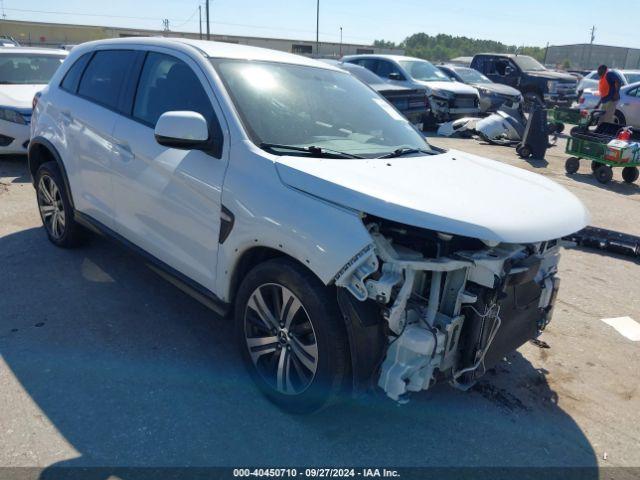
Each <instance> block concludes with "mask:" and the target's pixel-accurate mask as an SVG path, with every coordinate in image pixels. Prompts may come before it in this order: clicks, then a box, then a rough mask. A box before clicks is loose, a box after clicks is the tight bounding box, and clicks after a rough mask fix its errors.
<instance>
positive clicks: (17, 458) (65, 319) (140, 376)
mask: <svg viewBox="0 0 640 480" xmlns="http://www.w3.org/2000/svg"><path fill="white" fill-rule="evenodd" d="M431 141H432V142H433V143H434V144H436V145H438V146H443V147H447V148H456V149H460V150H465V151H468V152H471V153H475V154H478V155H482V156H487V157H490V158H495V159H498V160H500V161H504V162H506V163H510V164H514V165H518V166H520V167H522V168H526V169H528V170H532V171H536V172H538V173H541V174H543V175H545V176H548V177H550V178H552V179H553V180H555V181H557V182H559V183H561V184H562V185H564V186H566V187H567V188H569V189H570V190H571V191H573V192H574V193H575V194H576V195H578V196H579V197H580V198H581V199H582V201H583V202H584V203H585V204H586V205H587V207H588V208H589V209H590V210H591V212H592V217H593V220H592V225H594V226H599V227H605V228H610V229H614V230H618V231H623V232H627V233H631V234H635V235H640V221H639V220H640V214H639V213H638V212H639V209H640V187H639V186H638V185H626V184H623V183H622V181H621V179H620V173H619V172H616V173H615V176H614V182H612V183H611V184H609V185H607V186H602V185H600V184H598V183H597V182H596V181H595V179H593V178H592V176H591V174H590V169H589V167H588V165H586V164H585V165H584V166H583V168H582V170H581V173H579V174H577V175H575V176H573V177H568V176H566V175H565V174H564V159H565V158H566V157H565V155H564V153H563V147H562V140H561V141H560V145H559V146H558V147H556V148H554V149H552V150H550V151H549V153H548V155H547V160H546V161H535V160H532V161H529V162H525V161H523V160H520V159H518V158H517V157H516V156H515V153H514V151H513V150H512V149H508V148H504V147H494V146H488V145H483V144H480V143H478V142H477V141H475V140H462V139H443V138H432V139H431ZM425 161H428V159H427V160H425ZM540 208H553V205H550V206H544V205H541V206H540ZM560 267H561V277H562V281H563V283H562V288H561V291H560V294H559V299H558V304H557V307H556V311H555V317H554V321H553V323H552V324H551V325H550V326H549V328H548V330H547V331H546V332H545V333H544V335H543V336H542V338H541V339H542V340H543V341H544V342H546V343H547V344H548V346H549V347H550V348H540V347H539V346H535V345H533V344H527V345H525V346H523V347H522V348H521V349H520V350H519V351H518V352H516V353H514V354H513V355H511V356H510V357H509V358H508V361H506V362H504V363H503V364H501V365H500V366H499V367H498V368H497V369H496V371H495V373H493V374H489V375H488V376H487V377H486V379H485V380H484V381H483V382H482V383H481V384H479V385H478V386H477V387H475V388H474V389H473V390H472V391H471V392H467V393H462V392H458V391H456V390H453V389H452V388H450V387H449V386H447V385H442V386H438V387H436V388H435V389H433V390H431V391H429V392H422V393H421V394H416V395H413V397H412V399H411V402H410V403H409V404H408V405H404V406H397V405H396V404H394V403H393V402H391V401H390V400H388V399H386V398H385V397H383V396H381V395H379V396H371V397H367V398H365V399H362V400H359V401H357V402H353V403H348V404H343V405H336V406H334V407H331V408H330V409H327V410H325V411H323V412H321V413H319V414H316V415H312V416H306V417H305V416H302V417H301V416H289V415H287V414H284V413H282V412H281V411H279V410H278V409H276V408H275V407H274V406H272V405H271V404H270V403H269V402H268V401H266V400H265V399H264V398H263V397H262V396H261V395H260V394H259V393H258V391H257V389H256V388H254V386H253V385H252V383H251V382H250V380H249V378H248V376H247V375H246V374H245V372H244V370H243V368H242V366H241V363H240V357H239V354H238V353H237V352H236V348H235V345H234V344H233V343H232V341H231V340H232V335H231V332H232V326H231V323H230V322H229V321H227V320H225V319H221V318H219V317H216V315H215V314H213V313H212V312H210V311H209V310H207V309H206V308H205V307H203V306H202V305H200V304H199V303H198V302H196V301H194V300H192V299H191V298H190V297H188V296H186V295H185V294H183V293H182V292H181V291H179V290H178V289H176V288H175V287H174V286H172V285H171V284H169V283H167V282H166V281H165V280H163V279H162V278H160V277H159V276H157V275H156V274H155V273H153V272H152V271H151V270H150V269H148V268H147V267H146V266H145V265H144V263H143V262H142V261H141V260H140V259H139V258H137V257H135V256H133V255H131V254H129V253H128V252H126V251H125V250H123V249H121V248H120V247H118V246H116V245H114V244H112V243H109V242H108V241H106V240H103V239H100V238H95V239H93V240H92V241H91V242H90V243H89V244H88V245H86V246H84V247H82V248H81V249H78V250H60V249H56V248H54V247H53V246H51V245H50V244H49V242H48V241H47V239H46V237H45V233H44V231H43V230H42V229H41V228H40V220H39V217H38V214H37V209H36V202H35V194H34V190H33V188H32V186H31V184H30V183H29V178H28V175H27V173H26V167H25V159H24V158H10V159H3V160H0V466H41V467H49V466H62V465H69V466H95V465H100V466H105V465H106V466H109V465H118V466H147V465H150V466H245V465H260V466H287V465H309V464H313V465H318V466H319V465H325V466H328V465H335V466H371V465H380V466H541V467H547V466H582V467H591V466H596V465H599V466H635V467H640V428H639V427H638V425H639V418H638V412H640V388H639V385H640V380H639V377H638V372H640V343H637V342H636V343H634V342H632V341H630V340H628V339H627V338H625V337H623V336H622V335H620V334H619V333H618V332H617V331H616V330H614V329H613V328H611V327H610V326H608V325H606V324H605V323H603V322H602V321H601V319H603V318H609V317H623V316H629V317H632V318H634V319H636V320H640V285H639V283H638V278H640V264H639V263H637V262H634V261H632V260H630V259H628V258H625V257H617V256H615V255H609V254H601V253H597V252H592V251H587V250H582V249H568V250H565V252H564V255H563V258H562V261H561V266H560ZM585 476H586V478H590V477H589V476H588V475H586V474H585ZM592 478H597V472H595V471H593V473H592Z"/></svg>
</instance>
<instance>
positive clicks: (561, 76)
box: [527, 70, 578, 83]
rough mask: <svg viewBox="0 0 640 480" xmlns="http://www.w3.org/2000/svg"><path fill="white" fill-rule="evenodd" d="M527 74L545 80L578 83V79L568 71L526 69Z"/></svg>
mask: <svg viewBox="0 0 640 480" xmlns="http://www.w3.org/2000/svg"><path fill="white" fill-rule="evenodd" d="M527 75H530V76H532V77H539V78H546V79H547V80H562V81H564V82H576V83H578V80H577V79H576V77H574V76H573V75H569V74H568V73H561V72H552V71H551V70H545V71H543V72H538V71H528V72H527Z"/></svg>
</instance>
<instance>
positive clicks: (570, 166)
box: [564, 157, 580, 175]
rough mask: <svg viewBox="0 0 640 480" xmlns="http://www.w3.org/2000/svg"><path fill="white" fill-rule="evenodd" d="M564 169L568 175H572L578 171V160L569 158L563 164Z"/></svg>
mask: <svg viewBox="0 0 640 480" xmlns="http://www.w3.org/2000/svg"><path fill="white" fill-rule="evenodd" d="M564 169H565V171H566V172H567V173H568V174H569V175H573V174H574V173H576V172H577V171H578V170H580V159H579V158H577V157H569V158H567V161H566V162H565V163H564Z"/></svg>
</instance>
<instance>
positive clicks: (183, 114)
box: [154, 111, 209, 150]
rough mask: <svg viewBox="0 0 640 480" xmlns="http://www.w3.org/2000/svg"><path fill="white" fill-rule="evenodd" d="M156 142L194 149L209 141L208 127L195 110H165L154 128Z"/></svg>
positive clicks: (172, 146) (173, 146)
mask: <svg viewBox="0 0 640 480" xmlns="http://www.w3.org/2000/svg"><path fill="white" fill-rule="evenodd" d="M154 133H155V137H156V142H158V143H159V144H160V145H163V146H165V147H171V148H180V149H183V150H194V149H197V148H201V147H204V146H206V145H207V144H208V143H209V127H208V125H207V121H206V120H205V119H204V117H203V116H202V115H201V114H199V113H197V112H188V111H178V112H165V113H163V114H162V115H160V118H159V119H158V122H157V123H156V128H155V131H154Z"/></svg>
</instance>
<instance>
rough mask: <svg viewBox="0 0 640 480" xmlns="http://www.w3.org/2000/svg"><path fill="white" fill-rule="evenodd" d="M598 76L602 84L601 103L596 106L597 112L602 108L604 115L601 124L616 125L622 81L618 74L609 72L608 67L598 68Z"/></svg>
mask: <svg viewBox="0 0 640 480" xmlns="http://www.w3.org/2000/svg"><path fill="white" fill-rule="evenodd" d="M598 75H600V83H599V85H598V90H599V91H600V101H599V102H598V105H596V110H597V109H598V108H600V106H602V109H603V110H604V115H603V116H602V117H600V120H599V122H598V124H600V123H614V121H615V118H616V107H617V106H618V101H619V100H620V87H622V80H621V79H620V77H619V76H618V74H617V73H616V72H614V71H613V70H609V68H608V67H607V66H606V65H600V66H599V67H598Z"/></svg>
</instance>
